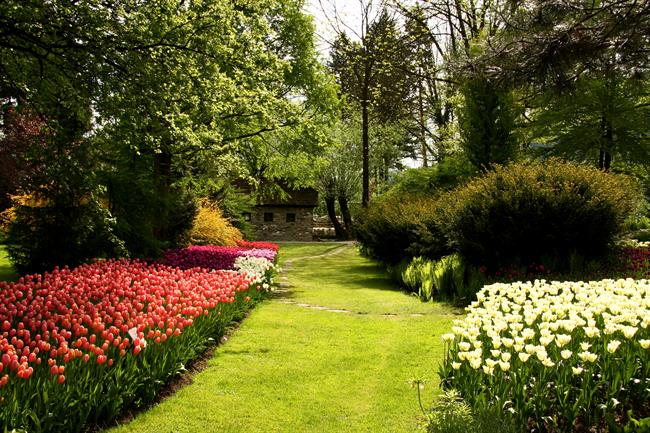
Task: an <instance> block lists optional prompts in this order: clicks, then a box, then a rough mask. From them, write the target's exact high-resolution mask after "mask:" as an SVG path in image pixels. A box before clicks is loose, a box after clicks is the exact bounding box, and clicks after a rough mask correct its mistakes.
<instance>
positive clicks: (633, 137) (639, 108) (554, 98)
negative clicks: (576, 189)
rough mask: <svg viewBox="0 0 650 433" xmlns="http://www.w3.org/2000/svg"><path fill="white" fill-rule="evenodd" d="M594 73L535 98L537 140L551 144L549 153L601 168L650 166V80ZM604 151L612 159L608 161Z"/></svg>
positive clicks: (534, 129)
mask: <svg viewBox="0 0 650 433" xmlns="http://www.w3.org/2000/svg"><path fill="white" fill-rule="evenodd" d="M604 74H606V75H605V76H602V75H600V74H592V75H590V76H583V77H582V78H581V79H580V80H577V81H576V82H575V83H574V85H573V88H571V89H570V90H568V91H566V92H564V93H562V94H560V95H557V94H544V95H543V97H541V98H538V99H539V100H538V101H534V102H533V105H535V106H537V107H538V108H537V109H536V110H533V113H534V114H533V120H534V122H533V124H532V126H531V128H530V131H531V133H532V139H533V140H536V141H539V142H543V143H548V145H549V148H548V149H547V150H546V153H550V154H555V155H561V156H563V157H565V158H569V159H574V160H578V161H590V162H592V163H594V164H595V165H599V166H600V168H606V169H608V168H609V164H612V163H613V164H614V167H617V168H618V167H621V166H622V163H638V164H641V165H642V166H647V164H648V162H649V161H650V150H649V149H650V138H648V135H647V133H646V132H647V119H648V116H650V105H649V104H648V96H647V95H648V88H649V86H650V84H648V82H644V81H640V80H636V79H633V80H629V79H628V80H625V79H624V78H623V77H620V76H617V75H615V74H614V73H611V72H610V73H604ZM604 153H607V154H608V158H609V161H608V162H607V165H605V164H606V163H605V160H604Z"/></svg>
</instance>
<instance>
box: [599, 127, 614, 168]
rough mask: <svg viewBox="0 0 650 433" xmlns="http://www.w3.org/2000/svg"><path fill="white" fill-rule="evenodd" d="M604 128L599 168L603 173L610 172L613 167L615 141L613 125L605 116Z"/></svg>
mask: <svg viewBox="0 0 650 433" xmlns="http://www.w3.org/2000/svg"><path fill="white" fill-rule="evenodd" d="M601 128H602V142H601V145H600V155H599V158H598V168H600V169H601V170H603V171H609V169H610V168H611V166H612V153H611V148H612V142H613V141H614V134H613V131H612V123H611V122H610V121H609V120H608V119H607V117H606V116H603V117H602V119H601Z"/></svg>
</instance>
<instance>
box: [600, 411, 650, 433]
mask: <svg viewBox="0 0 650 433" xmlns="http://www.w3.org/2000/svg"><path fill="white" fill-rule="evenodd" d="M628 416H629V419H630V420H629V421H628V422H627V424H625V425H624V426H618V425H616V423H615V422H614V420H613V419H611V417H610V419H608V420H607V421H608V424H609V431H610V432H611V433H650V418H641V419H635V418H634V417H633V416H632V411H629V412H628Z"/></svg>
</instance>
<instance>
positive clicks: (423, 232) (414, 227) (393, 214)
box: [356, 196, 449, 264]
mask: <svg viewBox="0 0 650 433" xmlns="http://www.w3.org/2000/svg"><path fill="white" fill-rule="evenodd" d="M438 208H439V202H438V201H437V200H435V199H431V198H422V197H416V196H395V197H386V198H384V199H382V200H377V201H376V202H374V203H372V204H371V206H370V207H369V208H368V209H367V210H366V211H365V212H364V213H363V214H362V215H361V216H360V218H359V220H360V221H359V222H358V224H357V226H356V235H357V239H358V241H359V242H360V243H361V246H362V249H363V251H364V252H365V253H366V254H367V255H369V256H370V257H373V258H375V259H377V260H379V261H381V262H384V263H386V264H396V263H399V262H400V261H401V260H403V259H405V258H408V257H416V256H423V257H428V258H433V259H436V258H439V257H442V256H443V255H445V254H448V253H449V248H448V247H447V244H446V241H445V239H444V237H443V235H442V232H441V231H440V228H439V227H438V223H437V221H436V214H437V212H438Z"/></svg>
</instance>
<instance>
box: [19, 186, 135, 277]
mask: <svg viewBox="0 0 650 433" xmlns="http://www.w3.org/2000/svg"><path fill="white" fill-rule="evenodd" d="M14 215H15V217H14V220H13V222H12V223H11V225H10V226H9V233H8V235H7V239H6V244H7V251H8V253H9V255H10V257H11V261H12V262H13V264H14V266H15V268H16V270H17V271H18V272H19V273H20V274H26V273H35V272H42V271H49V270H51V269H52V268H53V267H54V266H64V265H68V266H76V265H78V264H80V263H82V262H83V261H85V260H87V259H90V258H93V257H114V256H120V255H124V254H125V253H126V251H125V250H124V245H123V244H122V242H121V241H120V239H119V238H118V237H117V236H116V235H115V233H114V223H115V220H114V219H113V218H111V215H110V213H109V212H108V211H107V210H106V209H104V208H103V207H102V206H101V205H100V204H99V202H98V201H97V200H96V198H95V197H92V198H91V199H90V200H89V201H88V202H87V203H85V204H80V205H77V206H65V207H63V206H29V205H27V204H21V205H17V206H16V207H15V209H14Z"/></svg>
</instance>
